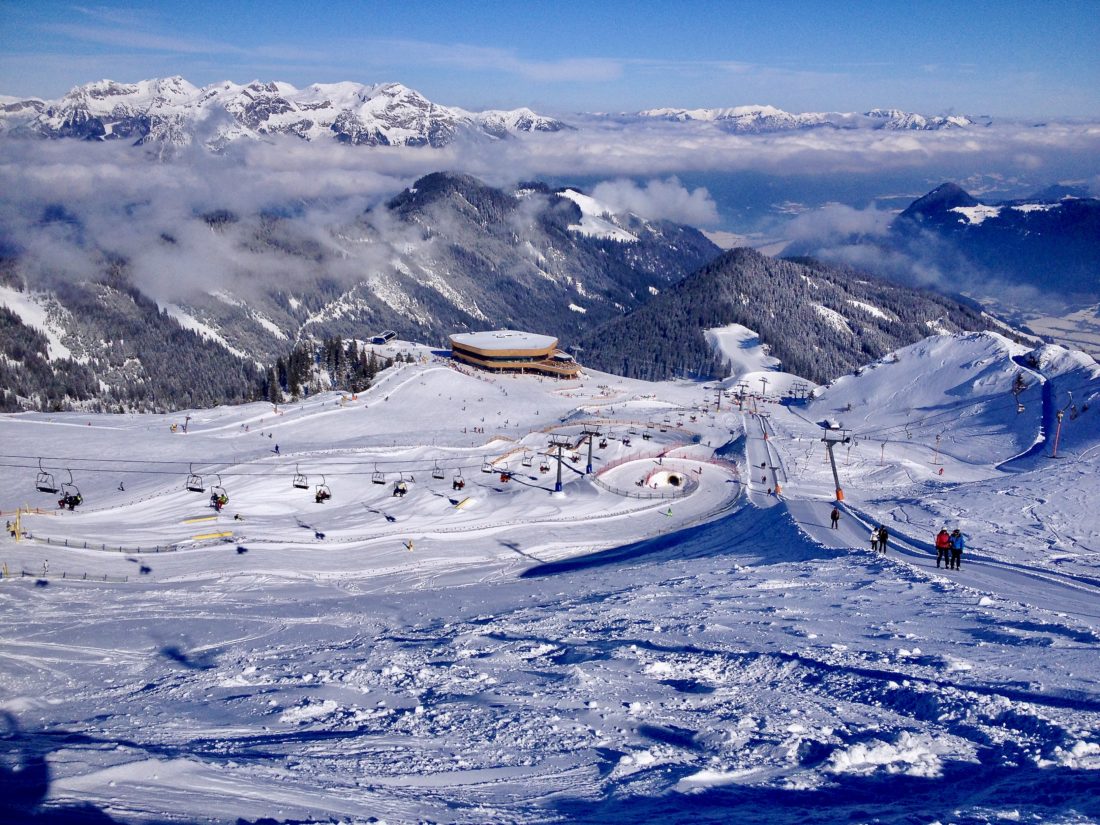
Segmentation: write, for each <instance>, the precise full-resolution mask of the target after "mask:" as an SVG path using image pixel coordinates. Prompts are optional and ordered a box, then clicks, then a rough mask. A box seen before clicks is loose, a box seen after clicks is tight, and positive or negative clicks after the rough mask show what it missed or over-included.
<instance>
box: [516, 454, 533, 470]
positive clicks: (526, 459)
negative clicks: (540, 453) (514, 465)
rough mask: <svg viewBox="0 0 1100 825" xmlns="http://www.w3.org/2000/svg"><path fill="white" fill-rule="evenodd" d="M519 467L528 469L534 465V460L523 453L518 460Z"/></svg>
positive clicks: (529, 455)
mask: <svg viewBox="0 0 1100 825" xmlns="http://www.w3.org/2000/svg"><path fill="white" fill-rule="evenodd" d="M519 463H520V465H522V466H524V467H530V466H531V465H532V464H534V463H535V458H534V456H532V455H531V454H530V453H524V454H523V458H521V459H520V462H519Z"/></svg>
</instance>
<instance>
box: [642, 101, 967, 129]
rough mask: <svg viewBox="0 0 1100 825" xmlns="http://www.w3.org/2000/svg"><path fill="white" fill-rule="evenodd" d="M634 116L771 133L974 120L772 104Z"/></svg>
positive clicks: (955, 124)
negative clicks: (790, 109) (804, 109)
mask: <svg viewBox="0 0 1100 825" xmlns="http://www.w3.org/2000/svg"><path fill="white" fill-rule="evenodd" d="M637 116H638V117H643V118H656V119H659V120H671V121H677V122H686V121H703V122H708V123H714V124H717V125H719V126H721V127H722V128H724V129H727V130H730V131H734V132H771V131H784V130H793V129H814V128H819V127H831V128H835V129H895V130H917V131H932V130H938V129H960V128H966V127H968V126H972V125H974V124H975V122H976V121H974V120H973V119H971V118H969V117H963V116H960V115H944V116H931V117H930V116H927V115H921V114H917V113H915V112H903V111H901V110H899V109H871V110H870V111H867V112H862V113H858V112H799V113H793V112H785V111H783V110H782V109H779V108H776V107H775V106H762V105H752V106H733V107H727V108H716V109H676V108H660V109H646V110H644V111H641V112H638V113H637Z"/></svg>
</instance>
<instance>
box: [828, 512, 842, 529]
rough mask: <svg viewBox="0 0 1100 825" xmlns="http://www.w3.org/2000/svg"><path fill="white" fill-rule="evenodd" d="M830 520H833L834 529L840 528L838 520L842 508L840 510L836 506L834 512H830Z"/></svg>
mask: <svg viewBox="0 0 1100 825" xmlns="http://www.w3.org/2000/svg"><path fill="white" fill-rule="evenodd" d="M829 520H830V521H831V522H832V529H834V530H838V529H840V528H839V527H838V526H837V522H839V521H840V510H838V509H837V508H836V507H834V508H833V512H831V513H829Z"/></svg>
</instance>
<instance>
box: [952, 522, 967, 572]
mask: <svg viewBox="0 0 1100 825" xmlns="http://www.w3.org/2000/svg"><path fill="white" fill-rule="evenodd" d="M965 547H966V539H965V538H964V537H963V534H962V533H960V532H959V531H958V530H952V531H951V563H950V564H949V565H948V569H954V570H958V569H959V564H960V563H961V562H962V555H963V549H964V548H965Z"/></svg>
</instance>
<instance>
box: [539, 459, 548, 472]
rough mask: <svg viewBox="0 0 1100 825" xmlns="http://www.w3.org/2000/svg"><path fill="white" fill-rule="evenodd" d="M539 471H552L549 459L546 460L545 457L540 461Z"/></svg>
mask: <svg viewBox="0 0 1100 825" xmlns="http://www.w3.org/2000/svg"><path fill="white" fill-rule="evenodd" d="M539 472H540V473H548V472H550V462H549V461H548V460H546V459H545V458H544V459H543V460H542V461H540V462H539Z"/></svg>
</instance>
